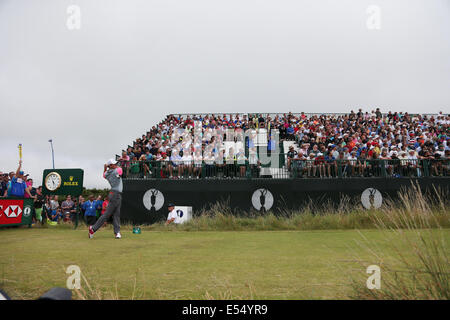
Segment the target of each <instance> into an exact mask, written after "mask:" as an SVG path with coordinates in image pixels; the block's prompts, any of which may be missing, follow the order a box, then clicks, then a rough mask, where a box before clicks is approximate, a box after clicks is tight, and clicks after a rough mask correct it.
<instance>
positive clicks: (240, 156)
mask: <svg viewBox="0 0 450 320" xmlns="http://www.w3.org/2000/svg"><path fill="white" fill-rule="evenodd" d="M246 161H247V157H246V156H245V152H244V149H242V148H241V149H239V151H238V153H237V154H236V164H237V166H238V168H239V176H240V177H241V178H244V177H245V175H246Z"/></svg>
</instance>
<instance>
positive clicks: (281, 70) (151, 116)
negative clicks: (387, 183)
mask: <svg viewBox="0 0 450 320" xmlns="http://www.w3.org/2000/svg"><path fill="white" fill-rule="evenodd" d="M70 5H76V6H78V8H79V9H80V13H81V15H80V20H79V21H80V22H81V24H80V29H72V30H71V29H70V28H71V27H73V26H76V24H74V21H75V20H73V19H74V15H73V11H71V12H70V13H69V14H68V13H67V8H68V7H69V6H70ZM371 5H375V6H377V7H376V8H379V10H380V11H379V13H380V19H377V17H376V14H375V15H374V11H373V9H369V11H367V10H368V8H369V6H371ZM68 19H69V26H70V27H68V25H67V21H68ZM374 19H375V20H374ZM368 20H369V27H370V28H374V26H375V27H377V26H379V27H380V28H379V29H369V28H368ZM77 21H78V20H77ZM358 107H362V108H364V110H368V111H370V110H371V109H372V108H374V107H380V108H381V110H382V111H388V110H394V111H408V112H421V113H433V112H438V111H443V112H447V113H448V112H450V1H449V0H385V1H381V0H373V1H366V0H157V1H153V0H84V1H82V0H71V1H66V0H39V1H29V0H0V109H1V110H0V111H1V112H0V117H1V128H2V132H1V135H0V152H1V157H0V159H1V160H0V170H2V171H15V170H16V167H17V162H18V149H17V145H18V144H19V143H22V144H23V157H24V160H23V161H24V164H23V167H24V170H25V171H26V172H29V173H31V175H32V177H33V178H34V179H35V186H38V185H40V184H41V183H42V171H43V170H44V169H46V168H51V166H52V161H51V150H50V144H49V142H48V139H50V138H52V139H53V141H54V148H55V164H56V167H57V168H83V169H84V173H85V186H86V187H100V188H104V187H108V185H107V183H106V181H104V180H103V179H102V178H101V173H102V170H103V164H104V163H105V162H106V160H107V159H108V158H111V157H114V155H115V154H118V153H119V152H120V151H121V149H122V148H124V147H125V146H126V145H127V144H129V143H131V142H132V140H134V139H135V138H136V137H138V136H141V135H142V134H143V133H145V132H146V131H147V130H148V129H149V128H150V127H151V126H152V125H154V124H156V123H157V122H159V121H160V120H161V119H162V118H163V117H164V116H165V114H168V113H178V112H213V113H217V112H224V111H225V112H288V111H292V112H301V111H305V112H349V111H350V110H351V109H356V108H358Z"/></svg>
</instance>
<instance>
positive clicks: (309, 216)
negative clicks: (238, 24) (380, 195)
mask: <svg viewBox="0 0 450 320" xmlns="http://www.w3.org/2000/svg"><path fill="white" fill-rule="evenodd" d="M359 201H360V200H359V199H356V198H355V199H350V198H349V197H342V198H341V201H340V203H339V205H338V206H336V205H333V204H332V203H331V202H330V201H322V202H321V203H319V204H318V203H317V202H312V201H310V203H308V204H307V205H305V206H304V207H302V208H301V209H299V210H291V209H285V210H283V211H282V212H277V213H275V212H271V211H268V212H266V213H260V212H257V211H254V210H251V211H248V212H240V211H236V210H233V209H232V208H231V207H230V205H229V203H228V202H227V201H222V202H218V203H215V204H214V205H212V206H211V207H210V208H207V209H203V210H201V211H200V212H198V213H196V215H195V216H194V217H193V218H192V219H191V220H190V221H188V222H186V223H184V224H182V225H169V226H166V225H164V223H163V222H162V223H155V224H153V225H149V226H141V227H142V228H143V229H144V230H145V229H146V230H158V231H163V230H170V231H177V230H179V231H257V230H266V231H267V230H327V229H376V228H379V227H380V223H382V224H383V226H384V228H393V227H397V226H398V225H399V223H400V222H401V221H402V217H403V218H405V213H408V219H409V220H408V221H409V222H410V223H412V222H414V223H422V224H423V223H425V222H426V226H427V227H430V228H437V227H450V211H449V210H448V204H449V200H448V190H441V189H434V190H433V191H432V192H429V193H427V194H424V193H422V191H421V190H420V188H419V187H418V186H416V185H412V186H411V187H410V188H408V189H403V190H401V191H400V192H399V195H398V199H396V200H392V199H385V200H384V204H383V205H382V206H381V207H380V208H378V209H371V210H367V209H365V208H364V207H363V206H362V205H361V204H360V202H359ZM410 220H411V221H410ZM423 220H426V221H423ZM403 224H404V223H403ZM403 224H401V226H403ZM424 226H425V225H424ZM127 227H128V228H131V226H125V228H127Z"/></svg>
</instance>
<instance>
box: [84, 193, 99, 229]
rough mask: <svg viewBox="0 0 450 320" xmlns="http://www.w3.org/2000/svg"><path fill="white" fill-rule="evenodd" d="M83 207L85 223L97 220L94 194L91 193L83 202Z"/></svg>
mask: <svg viewBox="0 0 450 320" xmlns="http://www.w3.org/2000/svg"><path fill="white" fill-rule="evenodd" d="M83 209H84V210H85V212H84V216H85V218H86V224H87V225H88V226H92V225H94V224H95V222H97V202H96V201H95V200H94V195H92V194H91V195H90V196H89V200H88V201H86V202H84V203H83Z"/></svg>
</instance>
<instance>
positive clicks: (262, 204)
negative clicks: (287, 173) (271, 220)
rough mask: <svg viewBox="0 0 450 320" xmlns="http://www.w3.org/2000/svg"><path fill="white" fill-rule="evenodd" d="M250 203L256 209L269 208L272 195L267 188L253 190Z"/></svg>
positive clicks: (264, 209) (271, 203)
mask: <svg viewBox="0 0 450 320" xmlns="http://www.w3.org/2000/svg"><path fill="white" fill-rule="evenodd" d="M252 204H253V207H254V208H255V209H256V210H258V211H267V210H270V208H272V205H273V195H272V193H271V192H270V191H269V190H268V189H264V188H263V189H258V190H256V191H255V192H253V195H252Z"/></svg>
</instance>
